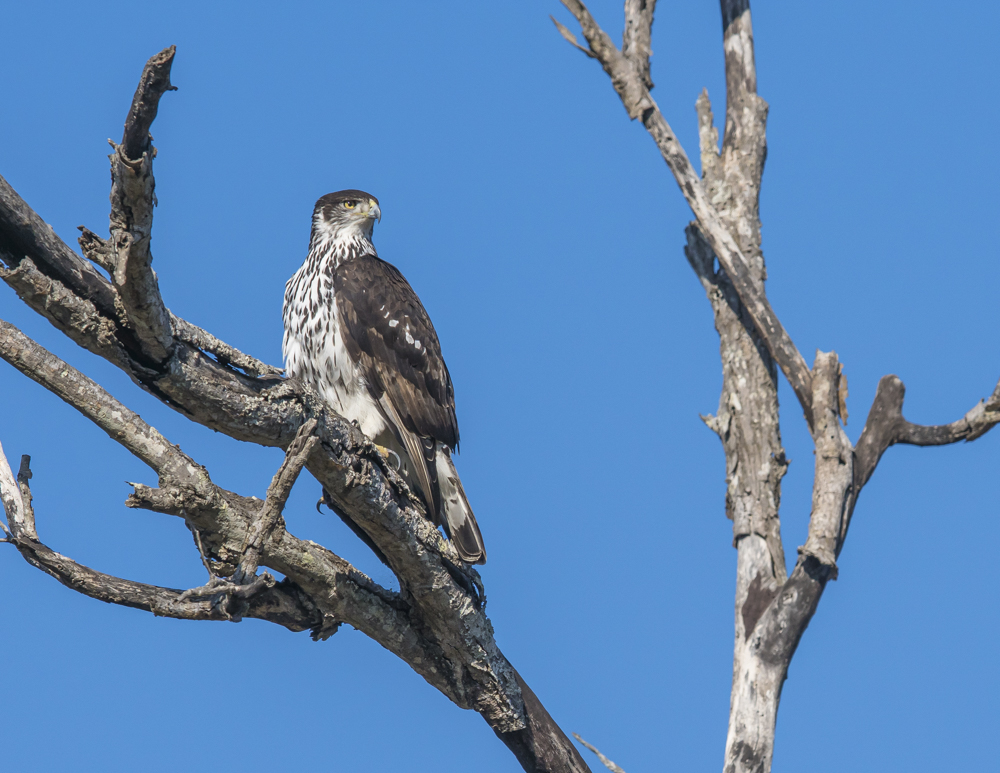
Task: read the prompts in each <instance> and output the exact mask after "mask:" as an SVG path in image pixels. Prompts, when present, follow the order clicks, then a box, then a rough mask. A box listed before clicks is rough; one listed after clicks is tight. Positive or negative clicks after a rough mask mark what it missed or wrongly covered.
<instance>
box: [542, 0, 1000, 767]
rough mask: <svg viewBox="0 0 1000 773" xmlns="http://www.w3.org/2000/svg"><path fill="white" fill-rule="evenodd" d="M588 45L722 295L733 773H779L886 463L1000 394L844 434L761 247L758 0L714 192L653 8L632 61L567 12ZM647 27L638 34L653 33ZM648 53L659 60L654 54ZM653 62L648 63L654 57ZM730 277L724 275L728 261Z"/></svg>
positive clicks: (737, 36) (987, 419)
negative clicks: (956, 413) (771, 295)
mask: <svg viewBox="0 0 1000 773" xmlns="http://www.w3.org/2000/svg"><path fill="white" fill-rule="evenodd" d="M562 2H563V5H565V6H566V7H567V8H568V9H569V10H570V12H571V13H572V14H573V16H574V17H575V18H576V20H577V21H578V22H579V24H580V27H581V29H582V31H583V35H584V38H585V39H586V41H587V44H588V46H587V47H586V48H584V47H582V46H580V45H579V44H577V42H576V38H575V36H574V35H573V33H572V32H570V31H569V30H568V29H566V28H565V27H564V26H563V25H561V24H559V23H558V22H556V25H557V26H558V27H559V31H560V33H561V34H562V35H563V37H564V38H566V39H567V40H568V41H569V42H571V43H572V44H574V45H575V46H577V48H579V49H580V50H581V51H583V52H584V53H585V54H587V55H588V56H589V57H591V58H594V59H597V60H598V61H599V62H600V63H601V65H602V67H603V68H604V70H605V72H607V74H608V75H609V76H610V78H611V82H612V85H613V87H614V89H615V91H616V92H617V93H618V95H619V97H620V98H621V101H622V103H623V105H624V106H625V109H626V111H627V112H628V115H629V117H630V118H632V119H633V120H634V119H640V120H641V121H642V123H643V125H644V127H645V128H646V130H647V131H648V132H649V134H650V135H651V136H652V137H653V139H654V141H655V142H656V144H657V146H658V148H659V150H660V153H661V155H662V157H663V158H664V160H665V161H666V163H667V166H668V167H669V169H670V171H671V172H672V173H673V175H674V177H675V179H676V180H677V183H678V185H679V186H680V188H681V191H682V193H683V195H684V197H685V199H686V201H687V203H688V205H689V206H690V207H691V209H692V211H693V212H694V214H695V217H696V218H697V221H696V222H695V223H692V224H691V225H690V226H688V228H687V240H688V244H687V247H686V248H685V252H686V254H687V258H688V262H689V263H690V264H691V266H692V268H693V269H694V271H695V273H696V274H697V276H698V278H699V280H700V281H701V284H702V286H703V287H704V288H705V291H706V293H707V294H708V298H709V301H710V303H711V305H712V310H713V312H714V315H715V326H716V330H717V331H718V333H719V339H720V353H721V357H722V370H723V387H722V396H721V399H720V402H719V410H718V413H717V414H716V415H715V416H707V417H703V419H704V421H705V423H706V424H707V425H708V426H709V427H710V428H711V429H712V430H713V431H714V432H715V433H716V434H717V435H718V436H719V438H720V439H721V440H722V444H723V448H724V450H725V455H726V482H727V496H726V511H727V515H728V516H729V517H730V518H731V519H732V520H733V538H734V544H735V546H736V548H737V551H738V552H737V581H736V621H735V628H736V637H735V638H736V641H735V648H734V662H733V685H732V695H731V699H730V721H729V730H728V734H727V739H726V752H725V765H724V770H725V771H726V773H736V772H737V771H741V772H745V773H750V772H751V771H753V773H761V772H762V771H763V772H766V771H768V770H770V766H771V759H772V755H773V750H774V749H773V744H774V727H775V721H776V718H777V711H778V704H779V701H780V697H781V689H782V685H783V684H784V680H785V678H786V676H787V673H788V665H789V663H790V662H791V659H792V657H793V655H794V654H795V650H796V647H797V646H798V643H799V641H800V640H801V637H802V635H803V633H804V632H805V629H806V626H807V625H808V624H809V621H810V620H811V619H812V615H813V614H814V613H815V611H816V608H817V605H818V604H819V600H820V598H821V597H822V594H823V591H824V589H825V587H826V584H827V582H828V581H829V580H831V579H835V578H836V575H837V564H836V561H837V558H838V557H839V555H840V552H841V550H842V549H843V545H844V541H845V539H846V536H847V531H848V528H849V526H850V521H851V517H852V515H853V512H854V507H855V505H856V503H857V498H858V495H859V494H860V492H861V489H862V488H863V487H864V485H865V483H867V482H868V480H869V479H870V477H871V475H872V473H873V471H874V469H875V466H876V465H877V464H878V461H879V459H880V458H881V455H882V453H883V452H884V451H885V450H886V449H887V448H888V447H889V446H891V445H893V444H895V443H911V444H916V445H940V444H945V443H953V442H957V441H959V440H973V439H975V438H977V437H979V436H981V435H982V434H983V433H985V432H987V431H988V430H989V429H991V428H992V427H993V426H995V425H996V424H997V423H1000V384H998V385H997V388H996V390H994V392H993V395H992V396H991V397H990V398H989V399H988V400H986V401H984V402H980V403H979V404H978V405H976V406H975V407H974V408H973V409H972V410H971V411H969V412H968V413H967V414H966V415H965V416H964V417H963V418H961V419H959V420H958V421H956V422H953V423H951V424H947V425H942V426H937V427H922V426H919V425H916V424H912V423H910V422H908V421H906V420H905V419H904V418H903V415H902V403H903V385H902V382H900V381H899V379H897V378H896V377H895V376H886V377H885V378H883V379H882V381H881V382H880V384H879V389H878V393H877V395H876V398H875V401H874V404H873V405H872V408H871V412H870V414H869V417H868V420H867V422H866V424H865V427H864V430H863V432H862V435H861V438H860V440H859V442H858V446H857V449H855V448H854V447H853V446H852V445H851V443H850V441H849V440H848V438H847V435H846V432H845V431H844V429H843V426H842V424H843V423H846V420H847V410H846V405H845V402H844V398H845V396H846V380H845V378H844V376H843V373H842V368H841V365H840V363H839V361H838V358H837V356H836V354H835V353H832V352H831V353H823V352H819V353H817V357H816V363H815V365H814V367H813V368H812V370H809V369H808V368H807V367H806V365H805V361H804V360H803V358H802V356H801V354H800V353H799V351H798V349H797V348H796V347H795V345H794V343H793V342H792V340H791V339H790V337H789V336H788V334H787V332H786V331H785V329H784V327H783V326H782V325H781V322H780V321H779V320H778V318H777V316H776V315H775V313H774V311H773V309H772V308H771V306H770V304H769V303H768V301H767V297H766V294H765V290H764V280H765V279H766V276H767V272H766V269H765V265H764V257H763V253H762V251H761V249H760V217H759V208H758V201H759V191H760V182H761V176H762V174H763V169H764V160H765V158H766V155H767V143H766V135H765V129H766V121H767V111H768V107H767V103H766V102H764V100H763V99H761V98H760V97H759V96H758V94H757V75H756V66H755V64H754V47H753V29H752V25H751V18H750V6H749V3H748V2H747V0H721V2H720V7H721V12H722V21H723V51H724V54H725V72H726V88H727V94H726V97H727V100H726V124H725V131H724V135H723V141H722V146H721V148H720V147H719V133H718V131H717V129H716V128H715V126H714V118H713V115H712V107H711V103H710V102H709V98H708V94H707V92H702V94H701V96H699V98H698V100H697V103H696V109H697V114H698V134H699V145H700V156H701V166H702V176H701V179H699V178H698V177H697V176H696V174H695V172H694V170H693V168H692V166H691V163H690V161H689V160H688V157H687V154H686V153H685V152H684V150H683V149H682V148H681V146H680V144H679V143H678V141H677V138H676V136H675V135H674V133H673V131H672V130H671V128H670V126H669V125H668V124H667V122H666V121H665V119H664V118H663V116H662V115H661V114H660V111H659V108H658V107H657V105H656V103H655V102H654V101H653V99H652V97H651V96H650V94H649V90H650V88H651V87H652V86H651V81H650V78H649V76H648V73H644V72H643V70H642V67H643V60H641V59H638V60H637V59H636V58H635V56H634V53H633V48H634V47H635V46H636V44H635V43H634V42H630V40H631V39H630V36H634V34H635V33H634V32H633V31H632V30H633V27H632V26H630V22H629V19H632V20H639V19H641V20H642V22H643V25H645V24H646V22H647V21H648V24H649V25H651V24H652V11H653V9H652V7H651V6H650V7H648V8H645V10H648V13H649V18H648V20H647V19H646V17H645V16H642V15H641V14H640V13H639V9H640V8H643V5H642V4H641V3H636V2H632V0H626V2H625V13H626V19H627V21H626V35H625V39H624V40H623V46H622V49H621V50H620V51H619V50H618V49H617V48H616V47H615V46H614V44H613V43H612V42H611V39H610V38H609V37H608V36H607V35H606V34H605V33H604V32H603V31H602V30H601V29H600V27H599V26H598V25H597V23H596V21H595V20H594V19H593V17H592V16H591V14H590V13H589V11H588V10H587V9H586V7H585V6H584V5H583V3H581V2H578V0H562ZM643 25H637V26H636V27H635V29H639V30H642V29H648V27H644V26H643ZM642 50H648V47H647V48H644V49H642ZM645 63H646V64H647V65H648V58H647V59H646V60H645ZM716 259H717V260H718V261H719V265H720V266H721V267H722V268H721V269H720V270H719V271H716V270H715V268H714V264H715V260H716ZM775 364H777V366H778V367H780V368H781V370H782V372H783V373H784V374H785V376H786V378H787V379H788V381H789V383H790V384H791V385H792V388H793V390H794V391H795V394H796V396H797V398H798V400H799V403H800V405H801V406H802V409H803V411H804V413H805V417H806V421H807V423H808V425H809V429H810V432H811V433H812V436H813V440H814V442H815V446H816V467H815V477H814V483H813V501H812V511H811V514H810V520H809V532H808V538H807V540H806V543H805V544H804V545H803V546H802V547H800V548H799V550H798V560H797V562H796V565H795V568H794V569H793V571H792V572H791V575H790V576H786V573H785V557H784V551H783V548H782V544H781V531H780V521H779V516H778V506H779V503H780V496H781V478H782V476H783V475H784V472H785V470H786V468H787V461H786V459H785V454H784V451H783V449H782V447H781V436H780V432H779V425H778V403H777V388H776V370H775Z"/></svg>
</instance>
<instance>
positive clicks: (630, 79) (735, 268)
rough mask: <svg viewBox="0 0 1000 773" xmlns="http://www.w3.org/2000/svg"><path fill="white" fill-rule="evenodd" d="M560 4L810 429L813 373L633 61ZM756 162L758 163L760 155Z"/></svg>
mask: <svg viewBox="0 0 1000 773" xmlns="http://www.w3.org/2000/svg"><path fill="white" fill-rule="evenodd" d="M562 3H563V5H564V6H566V8H567V9H568V10H569V11H570V13H572V14H573V16H574V17H576V20H577V21H578V22H579V23H580V27H581V29H582V31H583V36H584V38H586V40H587V43H588V45H589V52H590V54H592V55H593V57H594V58H595V59H597V60H598V61H599V62H600V63H601V66H602V67H603V68H604V71H605V72H606V73H607V74H608V75H609V76H610V77H611V83H612V85H613V86H614V88H615V91H616V92H617V93H618V96H619V97H620V98H621V100H622V104H623V105H624V106H625V110H626V112H627V113H628V115H629V117H630V118H632V119H640V120H641V121H642V123H643V126H645V127H646V131H648V132H649V134H650V136H651V137H652V138H653V140H654V141H655V142H656V145H657V147H658V148H659V149H660V154H661V155H662V156H663V159H664V161H666V163H667V166H668V167H669V168H670V171H671V172H672V173H673V175H674V177H675V178H676V180H677V184H678V185H679V186H680V189H681V192H682V193H683V194H684V198H685V200H686V201H687V202H688V205H689V206H690V207H691V210H692V211H693V212H694V215H695V217H696V218H697V219H698V225H699V227H700V228H701V230H702V232H703V233H704V235H705V238H706V239H707V241H708V243H709V244H710V245H711V247H712V250H713V251H714V252H715V255H716V256H717V257H718V260H719V263H720V265H722V267H723V268H724V269H725V271H726V273H727V275H728V276H729V278H730V280H731V281H732V283H733V286H734V287H735V289H736V291H737V293H738V294H739V298H740V301H741V302H742V304H743V305H744V306H745V307H746V309H747V312H748V314H749V315H750V318H751V319H752V320H753V324H754V326H755V327H756V329H757V330H758V331H759V332H760V335H761V337H762V339H763V340H764V342H765V343H766V345H767V348H768V350H769V351H770V353H771V356H772V357H773V358H774V360H775V362H776V363H777V364H778V366H779V367H780V368H781V370H782V372H783V373H784V374H785V377H786V378H787V379H788V382H789V384H791V386H792V389H793V390H794V392H795V394H796V396H797V397H798V399H799V403H800V404H801V406H802V410H803V412H804V414H805V417H806V421H807V422H808V423H809V425H810V429H811V428H812V407H811V405H810V403H809V400H810V399H811V397H812V385H811V382H812V377H811V375H810V373H809V368H808V366H807V365H806V362H805V360H804V359H803V358H802V355H801V354H800V353H799V351H798V349H797V348H796V347H795V344H794V343H792V340H791V338H790V337H789V335H788V332H787V331H786V330H785V328H784V326H783V325H782V324H781V321H780V320H779V319H778V317H777V315H776V314H775V313H774V310H773V309H772V308H771V304H770V303H769V302H768V300H767V296H766V295H765V294H764V291H763V289H762V288H761V287H759V286H758V284H757V283H755V282H754V279H753V275H752V272H751V263H750V261H749V260H748V259H747V257H746V256H744V254H743V253H742V252H741V250H740V247H739V245H738V244H737V242H736V240H735V239H734V238H733V236H732V235H731V234H730V232H729V231H728V230H727V229H726V227H725V225H724V224H723V222H722V221H721V220H720V218H719V214H718V213H717V212H716V210H715V208H714V207H713V205H712V203H711V201H710V200H709V198H708V196H707V195H706V192H705V189H704V186H703V185H702V183H701V180H700V179H699V178H698V175H697V174H696V173H695V171H694V168H693V167H692V166H691V161H690V160H689V159H688V157H687V154H686V153H685V152H684V149H683V148H682V147H681V145H680V142H679V141H678V139H677V136H676V135H675V134H674V132H673V129H671V128H670V125H669V124H668V123H667V121H666V119H665V118H664V117H663V115H662V114H661V113H660V109H659V107H658V106H657V105H656V102H655V101H654V100H653V98H652V97H651V96H650V94H649V90H648V88H646V85H645V83H644V82H643V80H642V77H641V75H640V74H639V72H638V71H637V70H636V69H635V67H634V66H633V65H632V62H631V61H630V60H629V59H627V58H626V57H625V56H624V55H623V54H622V52H621V51H619V50H618V49H617V48H616V47H615V45H614V43H612V41H611V39H610V38H609V37H608V35H607V33H605V32H604V31H603V30H602V29H601V28H600V27H599V26H598V24H597V22H596V21H594V18H593V16H591V14H590V11H588V10H587V8H586V6H585V5H584V4H583V3H581V2H579V0H562ZM741 34H742V33H741ZM751 42H752V38H751ZM727 81H728V78H727ZM760 164H761V166H763V160H762V159H761V160H760Z"/></svg>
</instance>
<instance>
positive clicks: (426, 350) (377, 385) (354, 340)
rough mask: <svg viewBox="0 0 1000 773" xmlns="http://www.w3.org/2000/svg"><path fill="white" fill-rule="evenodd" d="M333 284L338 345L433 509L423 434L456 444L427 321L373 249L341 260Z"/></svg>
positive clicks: (449, 399) (447, 385) (432, 478)
mask: <svg viewBox="0 0 1000 773" xmlns="http://www.w3.org/2000/svg"><path fill="white" fill-rule="evenodd" d="M333 283H334V293H335V295H336V301H337V309H338V312H339V315H340V322H341V325H342V329H343V338H344V344H345V345H346V347H347V350H348V352H349V353H350V355H351V357H352V358H353V359H354V360H355V362H357V363H359V364H360V366H361V370H362V374H363V375H364V378H365V381H366V382H367V385H368V389H369V390H370V392H371V394H372V397H374V398H375V400H377V401H378V402H379V403H380V404H381V405H382V408H383V410H384V411H385V413H386V415H387V416H388V417H389V419H390V420H391V421H392V422H393V423H394V424H397V425H399V426H398V427H397V430H407V431H408V432H401V433H400V440H401V441H402V442H403V444H404V446H405V447H406V448H407V450H408V452H409V455H410V458H411V460H412V462H413V464H414V466H416V467H417V472H418V475H419V477H420V482H421V485H422V487H423V488H424V489H425V494H426V495H427V499H428V500H429V501H428V503H427V504H428V506H429V507H430V508H431V511H432V513H433V514H434V515H435V516H436V512H435V511H437V510H438V509H439V505H440V503H439V502H438V501H437V500H438V498H439V491H438V486H437V470H436V466H435V463H434V443H433V442H430V441H438V442H441V443H444V444H445V445H447V446H448V447H449V448H457V447H458V439H459V436H458V420H457V418H456V416H455V391H454V388H453V387H452V384H451V375H450V374H449V373H448V368H447V366H446V365H445V363H444V358H443V357H442V356H441V344H440V342H439V341H438V337H437V333H436V332H435V331H434V325H433V324H432V323H431V320H430V317H428V316H427V312H426V311H425V310H424V307H423V304H422V303H420V299H419V298H418V297H417V294H416V293H415V292H413V288H412V287H410V284H409V282H407V281H406V279H404V278H403V275H402V274H400V273H399V270H398V269H397V268H396V267H395V266H393V265H391V264H389V263H386V262H385V261H384V260H381V259H380V258H377V257H375V256H373V255H366V256H363V257H360V258H355V259H353V260H348V261H345V262H344V263H342V264H341V265H340V266H339V267H338V268H337V269H336V271H335V272H334V277H333Z"/></svg>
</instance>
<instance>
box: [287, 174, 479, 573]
mask: <svg viewBox="0 0 1000 773" xmlns="http://www.w3.org/2000/svg"><path fill="white" fill-rule="evenodd" d="M381 217H382V213H381V210H380V209H379V204H378V199H376V198H375V197H374V196H372V195H371V194H369V193H365V192H364V191H358V190H345V191H338V192H336V193H328V194H327V195H326V196H323V197H322V198H321V199H320V200H319V201H317V202H316V207H315V208H314V210H313V218H312V234H311V236H310V239H309V254H308V255H307V256H306V260H305V263H303V264H302V267H301V268H300V269H299V270H298V271H296V272H295V275H294V276H293V277H292V278H291V279H289V280H288V284H287V285H286V286H285V303H284V308H283V312H282V316H283V318H284V323H285V336H284V339H283V342H282V354H283V355H284V359H285V370H286V372H287V374H288V375H289V376H291V377H298V378H300V379H302V380H303V381H305V382H306V383H307V384H309V385H311V386H312V387H313V388H315V389H316V391H317V392H318V393H319V395H320V397H321V398H322V399H323V400H324V401H325V403H326V404H327V405H328V406H329V407H330V408H331V409H332V410H334V411H335V412H336V413H338V414H340V415H341V416H343V417H344V418H345V419H347V420H348V421H353V422H356V423H357V425H358V426H359V427H360V428H361V431H362V432H364V433H365V434H366V435H367V436H368V437H369V438H371V439H372V440H373V441H374V442H375V443H376V444H377V445H379V446H381V447H382V448H383V449H384V450H385V452H386V456H391V455H395V456H397V458H398V460H399V467H400V472H401V473H402V474H403V475H404V477H405V479H406V480H407V482H408V483H409V485H410V486H411V487H412V488H414V489H416V490H417V491H418V492H419V493H420V495H421V496H422V498H423V500H424V502H425V503H426V504H427V511H428V513H429V515H430V517H431V519H432V520H433V521H434V523H436V524H437V525H439V526H443V527H444V530H445V533H446V534H447V535H448V537H449V538H450V539H451V541H452V542H453V544H454V545H455V547H456V549H457V550H458V554H459V556H460V557H461V558H462V560H463V561H466V562H468V563H470V564H482V563H486V549H485V547H484V546H483V537H482V535H481V534H480V532H479V525H478V524H477V523H476V517H475V516H474V515H473V514H472V508H471V507H470V506H469V501H468V499H467V498H466V496H465V491H464V490H463V489H462V481H461V480H459V477H458V473H457V472H456V471H455V465H454V464H453V463H452V460H451V452H452V450H457V449H458V420H457V419H456V417H455V392H454V389H453V387H452V383H451V376H450V375H449V373H448V368H447V366H446V365H445V363H444V358H443V357H442V356H441V345H440V343H439V342H438V337H437V333H435V332H434V325H432V324H431V320H430V317H428V316H427V312H426V311H425V310H424V307H423V304H421V303H420V299H419V298H418V297H417V294H416V293H415V292H414V291H413V288H411V287H410V285H409V283H408V282H407V281H406V279H404V278H403V275H402V274H401V273H400V272H399V270H398V269H397V268H396V267H395V266H393V265H392V264H390V263H386V262H385V261H384V260H382V259H381V258H379V256H378V253H377V252H376V251H375V246H374V245H373V244H372V229H373V228H374V226H375V221H376V220H381Z"/></svg>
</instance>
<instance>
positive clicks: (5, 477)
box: [0, 444, 27, 534]
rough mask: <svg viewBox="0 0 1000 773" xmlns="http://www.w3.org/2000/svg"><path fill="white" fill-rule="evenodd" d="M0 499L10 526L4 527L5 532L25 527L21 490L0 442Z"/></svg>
mask: <svg viewBox="0 0 1000 773" xmlns="http://www.w3.org/2000/svg"><path fill="white" fill-rule="evenodd" d="M0 500H3V509H4V514H5V515H6V516H7V523H8V524H9V527H10V528H6V527H5V528H4V532H6V533H7V534H11V533H16V532H18V531H20V530H22V529H26V528H27V522H26V519H25V517H24V505H23V504H22V502H21V490H20V487H19V486H18V484H17V480H16V479H15V478H14V473H13V472H11V469H10V465H9V464H8V463H7V457H6V456H5V455H4V452H3V445H2V444H0Z"/></svg>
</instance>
